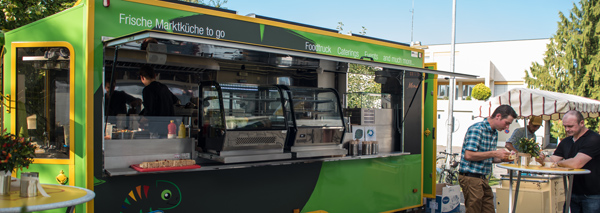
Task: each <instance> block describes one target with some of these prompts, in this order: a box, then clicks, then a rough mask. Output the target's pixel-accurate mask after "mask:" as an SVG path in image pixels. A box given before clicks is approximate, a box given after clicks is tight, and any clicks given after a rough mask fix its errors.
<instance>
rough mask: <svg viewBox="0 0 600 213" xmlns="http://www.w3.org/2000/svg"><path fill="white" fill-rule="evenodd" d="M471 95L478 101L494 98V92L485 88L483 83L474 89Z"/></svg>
mask: <svg viewBox="0 0 600 213" xmlns="http://www.w3.org/2000/svg"><path fill="white" fill-rule="evenodd" d="M471 95H472V96H473V98H475V99H477V100H482V101H483V100H487V99H488V98H490V96H492V90H490V88H489V87H487V86H485V84H483V83H479V84H477V85H475V87H473V91H471Z"/></svg>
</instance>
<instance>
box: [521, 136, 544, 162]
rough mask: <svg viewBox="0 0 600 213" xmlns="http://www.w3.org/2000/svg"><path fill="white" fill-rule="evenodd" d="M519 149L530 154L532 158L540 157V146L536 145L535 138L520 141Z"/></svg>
mask: <svg viewBox="0 0 600 213" xmlns="http://www.w3.org/2000/svg"><path fill="white" fill-rule="evenodd" d="M519 149H520V150H521V151H522V152H523V153H526V154H530V155H531V157H538V156H540V145H539V144H538V143H536V142H535V141H534V140H533V138H532V139H529V138H521V139H519Z"/></svg>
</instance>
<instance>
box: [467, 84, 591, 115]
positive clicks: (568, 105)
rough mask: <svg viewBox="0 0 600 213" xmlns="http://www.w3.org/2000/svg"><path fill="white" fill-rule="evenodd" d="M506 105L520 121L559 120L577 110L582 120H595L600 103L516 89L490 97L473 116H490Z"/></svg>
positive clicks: (582, 98) (574, 97) (554, 93)
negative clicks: (532, 119) (570, 111)
mask: <svg viewBox="0 0 600 213" xmlns="http://www.w3.org/2000/svg"><path fill="white" fill-rule="evenodd" d="M502 104H508V105H510V106H511V107H512V108H513V109H514V110H515V111H516V112H517V115H518V116H519V118H529V117H531V116H541V117H542V119H544V120H559V119H561V118H562V116H563V115H564V114H565V113H566V112H568V111H569V110H577V111H579V112H581V114H583V117H586V118H587V117H593V118H595V117H598V116H599V115H600V113H599V112H600V101H598V100H594V99H590V98H585V97H581V96H577V95H570V94H564V93H557V92H550V91H544V90H536V89H526V88H517V89H512V90H510V91H508V92H505V93H502V94H501V95H498V96H496V97H492V98H490V100H489V101H486V102H485V103H484V104H482V105H480V106H478V108H477V109H474V110H473V114H474V115H475V116H476V117H489V116H490V115H491V114H492V113H493V112H494V110H495V109H496V107H498V106H500V105H502Z"/></svg>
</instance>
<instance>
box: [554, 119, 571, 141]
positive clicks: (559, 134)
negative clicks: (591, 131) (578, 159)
mask: <svg viewBox="0 0 600 213" xmlns="http://www.w3.org/2000/svg"><path fill="white" fill-rule="evenodd" d="M550 122H552V128H550V135H552V137H554V138H557V139H563V138H565V137H567V133H565V127H564V126H563V125H562V121H561V120H558V121H550Z"/></svg>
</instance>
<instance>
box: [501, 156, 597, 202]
mask: <svg viewBox="0 0 600 213" xmlns="http://www.w3.org/2000/svg"><path fill="white" fill-rule="evenodd" d="M496 166H497V167H500V168H503V169H507V170H509V172H508V174H509V177H510V187H509V188H508V210H509V212H512V213H514V212H515V210H516V209H517V198H518V196H519V183H520V182H521V173H523V172H525V173H534V174H551V175H561V176H563V183H564V185H565V208H564V211H563V212H569V211H568V210H569V205H570V204H571V192H572V190H573V188H572V186H573V175H581V174H589V173H590V170H587V169H570V170H561V169H557V168H546V167H525V166H521V165H516V164H508V163H502V164H497V165H496ZM512 171H517V173H518V174H517V186H516V187H515V198H514V199H512V198H511V197H512V186H513V172H512ZM511 200H512V202H511ZM511 207H512V208H511Z"/></svg>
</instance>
